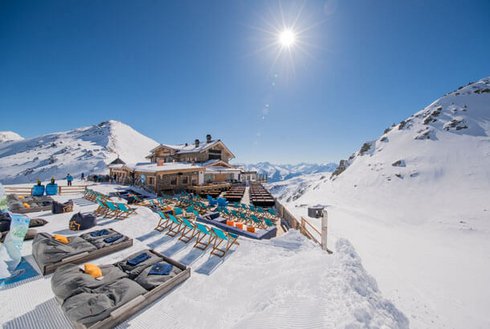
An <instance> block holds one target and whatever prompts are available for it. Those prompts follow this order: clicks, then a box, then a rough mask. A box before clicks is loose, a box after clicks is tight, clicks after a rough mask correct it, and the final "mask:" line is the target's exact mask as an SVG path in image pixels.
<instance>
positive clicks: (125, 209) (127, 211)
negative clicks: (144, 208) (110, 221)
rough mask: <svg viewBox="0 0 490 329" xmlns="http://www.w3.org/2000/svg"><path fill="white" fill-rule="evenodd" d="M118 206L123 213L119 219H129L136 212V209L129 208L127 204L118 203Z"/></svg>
mask: <svg viewBox="0 0 490 329" xmlns="http://www.w3.org/2000/svg"><path fill="white" fill-rule="evenodd" d="M116 206H117V207H118V208H119V210H120V211H121V212H120V216H119V218H127V217H129V215H131V214H134V213H135V212H136V208H131V207H128V206H127V205H126V204H125V203H116Z"/></svg>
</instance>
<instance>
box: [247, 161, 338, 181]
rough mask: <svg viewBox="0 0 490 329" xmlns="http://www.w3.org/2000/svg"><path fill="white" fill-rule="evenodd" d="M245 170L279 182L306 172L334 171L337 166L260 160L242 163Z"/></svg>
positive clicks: (333, 164) (332, 164)
mask: <svg viewBox="0 0 490 329" xmlns="http://www.w3.org/2000/svg"><path fill="white" fill-rule="evenodd" d="M240 166H241V167H243V168H244V169H245V170H250V171H257V173H258V174H260V175H262V176H264V175H265V176H267V180H268V181H269V182H278V181H282V180H286V179H290V178H293V177H297V176H301V175H304V174H313V173H325V172H332V171H334V170H335V168H337V165H336V164H335V163H325V164H313V163H300V164H295V165H291V164H272V163H270V162H259V163H254V164H252V163H250V164H240Z"/></svg>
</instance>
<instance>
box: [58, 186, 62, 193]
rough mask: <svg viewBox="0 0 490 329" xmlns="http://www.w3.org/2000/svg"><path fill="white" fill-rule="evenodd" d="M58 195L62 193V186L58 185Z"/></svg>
mask: <svg viewBox="0 0 490 329" xmlns="http://www.w3.org/2000/svg"><path fill="white" fill-rule="evenodd" d="M58 195H61V186H58Z"/></svg>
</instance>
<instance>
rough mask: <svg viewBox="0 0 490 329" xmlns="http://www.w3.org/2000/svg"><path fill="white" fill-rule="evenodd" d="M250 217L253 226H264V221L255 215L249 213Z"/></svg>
mask: <svg viewBox="0 0 490 329" xmlns="http://www.w3.org/2000/svg"><path fill="white" fill-rule="evenodd" d="M250 219H251V220H252V223H253V224H255V226H257V227H258V228H262V227H264V223H263V222H262V221H261V220H260V219H259V218H257V216H255V215H251V216H250Z"/></svg>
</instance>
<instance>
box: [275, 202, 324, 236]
mask: <svg viewBox="0 0 490 329" xmlns="http://www.w3.org/2000/svg"><path fill="white" fill-rule="evenodd" d="M275 207H276V209H277V212H278V213H279V216H280V217H281V218H282V219H284V220H285V221H286V222H287V223H288V225H289V227H290V228H293V229H296V230H298V231H299V232H300V233H301V234H303V235H304V236H306V237H307V238H308V239H310V240H312V241H313V242H315V243H318V244H319V245H321V244H322V243H321V241H320V240H319V239H317V238H316V237H315V236H314V235H313V234H312V233H311V231H310V229H312V230H313V232H316V233H318V235H319V236H320V237H321V233H320V231H318V229H317V228H316V227H314V226H313V225H311V223H310V222H309V221H308V220H306V219H305V218H303V217H301V221H299V220H298V219H297V218H296V217H295V216H294V215H293V214H292V213H291V212H290V211H289V210H288V209H287V208H286V207H285V206H284V205H283V204H282V203H281V202H280V201H279V200H277V199H276V205H275Z"/></svg>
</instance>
